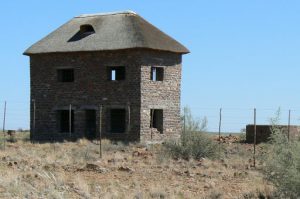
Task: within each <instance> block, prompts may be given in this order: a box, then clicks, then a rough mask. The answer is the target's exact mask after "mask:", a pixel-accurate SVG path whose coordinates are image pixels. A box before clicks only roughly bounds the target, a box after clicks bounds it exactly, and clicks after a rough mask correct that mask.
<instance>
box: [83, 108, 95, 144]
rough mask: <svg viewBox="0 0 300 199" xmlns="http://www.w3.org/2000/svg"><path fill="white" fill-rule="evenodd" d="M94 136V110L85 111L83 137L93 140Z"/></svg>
mask: <svg viewBox="0 0 300 199" xmlns="http://www.w3.org/2000/svg"><path fill="white" fill-rule="evenodd" d="M96 136H97V124H96V110H85V137H86V138H87V139H95V138H96Z"/></svg>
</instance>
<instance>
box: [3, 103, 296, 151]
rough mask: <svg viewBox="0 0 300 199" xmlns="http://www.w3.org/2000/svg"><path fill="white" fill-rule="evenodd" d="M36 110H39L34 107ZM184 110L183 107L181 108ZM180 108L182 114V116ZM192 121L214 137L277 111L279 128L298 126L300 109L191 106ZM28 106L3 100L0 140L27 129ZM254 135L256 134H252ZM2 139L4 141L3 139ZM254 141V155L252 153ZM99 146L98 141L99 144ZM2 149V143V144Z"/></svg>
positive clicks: (241, 130)
mask: <svg viewBox="0 0 300 199" xmlns="http://www.w3.org/2000/svg"><path fill="white" fill-rule="evenodd" d="M36 108H37V109H38V107H36ZM183 108H184V107H183ZM183 108H182V111H181V112H182V114H183V113H184V111H183ZM189 109H190V110H191V112H192V115H193V117H194V118H197V119H199V120H201V119H204V118H205V121H207V126H206V131H207V132H210V133H213V134H215V135H216V136H219V141H220V136H225V135H229V134H234V133H244V132H245V130H246V126H247V125H249V124H251V125H254V129H255V130H254V131H256V128H255V127H256V125H262V124H264V125H269V124H270V119H271V118H274V117H276V116H277V114H278V113H279V110H280V114H279V116H280V120H279V121H278V122H279V123H278V125H286V126H288V130H289V127H290V126H297V125H298V124H300V108H290V109H280V108H270V107H258V108H249V107H248V108H242V107H197V106H190V107H189ZM29 120H30V103H29V102H28V101H25V100H20V101H17V100H15V101H13V100H12V101H2V103H1V104H0V121H2V129H1V130H2V135H3V136H1V137H2V140H3V141H5V140H6V139H7V138H8V137H6V136H9V135H7V133H9V132H14V131H15V132H23V131H29V130H30V129H29V128H30V127H29V126H30V121H29ZM254 136H256V132H255V133H254ZM3 138H4V139H3ZM255 142H256V139H254V153H255ZM100 143H101V142H100ZM4 147H5V144H4Z"/></svg>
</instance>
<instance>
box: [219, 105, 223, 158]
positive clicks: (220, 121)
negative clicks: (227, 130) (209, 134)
mask: <svg viewBox="0 0 300 199" xmlns="http://www.w3.org/2000/svg"><path fill="white" fill-rule="evenodd" d="M221 125H222V108H220V119H219V157H221Z"/></svg>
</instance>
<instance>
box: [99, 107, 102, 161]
mask: <svg viewBox="0 0 300 199" xmlns="http://www.w3.org/2000/svg"><path fill="white" fill-rule="evenodd" d="M101 141H102V105H100V107H99V155H100V158H102V143H101Z"/></svg>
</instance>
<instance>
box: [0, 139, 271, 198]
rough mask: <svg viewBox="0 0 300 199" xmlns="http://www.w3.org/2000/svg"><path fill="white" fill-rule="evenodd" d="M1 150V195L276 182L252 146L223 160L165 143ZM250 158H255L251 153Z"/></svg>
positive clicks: (195, 191)
mask: <svg viewBox="0 0 300 199" xmlns="http://www.w3.org/2000/svg"><path fill="white" fill-rule="evenodd" d="M17 140H18V141H17V142H16V143H7V144H6V150H5V151H4V150H0V198H251V197H252V196H253V197H257V195H258V194H259V193H261V194H264V195H267V194H269V192H270V193H271V192H272V186H271V185H269V183H268V182H266V181H265V180H264V179H263V176H262V174H261V173H260V172H258V171H257V170H255V169H253V168H251V167H250V162H251V161H250V160H249V159H251V151H250V150H249V146H248V145H244V144H232V145H228V146H226V148H227V153H226V155H225V157H224V158H223V159H221V160H215V161H212V160H209V159H202V160H199V161H196V160H189V161H186V160H181V159H178V160H174V159H172V158H170V157H169V156H168V155H167V154H164V153H163V152H162V151H161V145H147V146H146V145H142V144H129V145H126V144H122V143H115V144H113V143H111V142H110V141H108V140H104V141H103V142H102V143H103V151H104V152H103V157H102V159H100V158H99V145H97V144H95V143H91V142H90V141H88V140H80V141H78V142H74V143H69V142H65V143H47V144H32V143H30V142H28V141H26V140H24V139H20V138H19V139H17ZM249 156H250V157H249Z"/></svg>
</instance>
